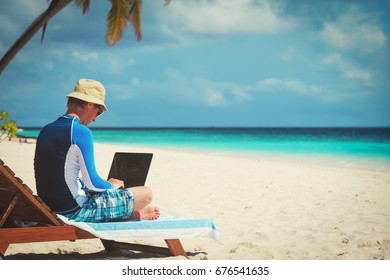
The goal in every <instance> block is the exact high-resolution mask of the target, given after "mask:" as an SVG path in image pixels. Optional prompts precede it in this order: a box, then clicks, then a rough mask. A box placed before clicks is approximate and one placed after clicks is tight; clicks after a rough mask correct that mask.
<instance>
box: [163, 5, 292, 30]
mask: <svg viewBox="0 0 390 280" xmlns="http://www.w3.org/2000/svg"><path fill="white" fill-rule="evenodd" d="M270 3H272V2H270V1H263V0H257V1H255V0H231V1H222V0H215V1H208V0H200V1H191V2H190V1H186V2H185V3H184V2H183V1H172V2H171V5H170V6H169V8H168V9H164V10H161V9H160V15H159V16H160V18H161V22H162V23H163V24H164V26H163V30H164V32H166V33H170V35H173V34H177V33H178V32H179V33H188V32H189V33H198V34H234V33H272V32H278V31H280V30H288V29H291V28H292V27H294V26H296V21H294V20H292V19H290V18H286V17H285V16H283V17H282V16H279V15H278V10H279V7H278V6H276V5H275V4H273V5H271V4H270Z"/></svg>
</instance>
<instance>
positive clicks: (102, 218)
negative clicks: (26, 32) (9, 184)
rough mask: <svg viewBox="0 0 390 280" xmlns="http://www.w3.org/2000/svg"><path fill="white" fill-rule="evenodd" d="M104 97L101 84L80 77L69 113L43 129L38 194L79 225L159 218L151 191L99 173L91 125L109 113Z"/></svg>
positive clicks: (38, 150)
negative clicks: (126, 184)
mask: <svg viewBox="0 0 390 280" xmlns="http://www.w3.org/2000/svg"><path fill="white" fill-rule="evenodd" d="M105 96H106V91H105V88H104V86H103V85H102V84H101V83H100V82H98V81H94V80H89V79H80V80H79V81H78V83H77V84H76V87H75V89H74V91H73V92H71V93H69V94H68V95H67V96H66V97H67V98H68V103H67V107H68V110H67V112H66V114H65V115H63V116H61V117H60V118H58V119H57V120H56V121H54V122H52V123H50V124H48V125H46V126H45V127H44V128H43V129H42V130H41V132H40V134H39V136H38V140H37V145H36V150H35V159H34V169H35V180H36V187H37V192H38V195H39V196H40V197H41V198H42V199H43V201H44V202H45V203H46V204H47V205H48V206H49V207H50V208H51V209H52V210H53V211H54V212H55V213H57V214H61V215H64V216H66V217H67V218H69V219H73V220H75V221H83V222H106V221H117V220H128V219H130V220H132V219H137V220H139V219H141V220H145V219H146V220H154V219H158V217H159V216H160V212H159V209H158V208H157V207H152V206H150V205H149V204H150V202H151V201H152V192H151V190H150V189H149V188H148V187H144V186H139V187H132V188H131V190H130V189H129V188H124V185H123V181H121V180H119V179H113V178H111V179H109V180H108V181H105V180H103V179H102V178H101V177H100V176H99V175H98V174H97V172H96V167H95V159H94V149H93V139H92V133H91V131H90V129H89V128H88V127H87V125H88V124H89V123H91V122H94V121H96V118H97V117H98V116H99V115H101V114H102V113H103V112H105V111H107V107H106V105H105V104H104V100H105ZM80 171H81V175H82V176H81V177H82V180H81V179H80V178H79V174H80Z"/></svg>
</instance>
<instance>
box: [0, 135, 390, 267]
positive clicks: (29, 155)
mask: <svg viewBox="0 0 390 280" xmlns="http://www.w3.org/2000/svg"><path fill="white" fill-rule="evenodd" d="M34 149H35V144H29V143H19V142H17V141H11V142H9V141H4V142H2V143H1V144H0V158H1V159H2V160H3V161H4V162H5V163H6V164H7V165H8V166H9V167H10V168H11V169H12V170H13V171H14V172H15V173H16V176H18V177H20V178H21V179H22V180H23V181H24V182H25V183H26V184H27V185H28V186H29V187H30V188H31V189H33V191H34V192H36V191H35V182H34V172H33V158H34ZM117 151H122V152H152V153H154V158H153V162H152V166H151V169H150V172H149V176H148V179H147V185H148V186H150V187H151V188H152V189H153V192H154V204H155V205H158V206H159V207H160V209H161V212H162V213H167V214H172V215H180V216H190V217H200V218H210V219H212V220H213V221H214V222H215V224H216V225H217V227H218V229H219V231H220V233H221V238H220V240H218V241H216V240H213V239H207V238H194V239H183V240H181V241H182V244H183V246H184V248H185V249H186V251H187V252H189V258H190V259H210V260H228V259H232V260H244V259H256V260H258V259H267V260H268V259H269V260H272V259H276V260H311V259H314V260H329V259H331V260H338V259H346V260H372V259H386V260H388V259H390V171H389V170H390V166H387V165H386V164H385V163H368V162H367V163H365V162H363V161H362V162H358V161H356V162H355V161H350V160H346V159H336V158H327V159H326V160H325V159H321V158H310V159H309V158H297V157H287V156H283V155H278V156H272V155H261V154H244V153H236V154H233V153H224V152H222V151H199V150H198V151H194V150H185V149H180V150H179V149H163V148H154V147H153V148H152V147H138V146H115V145H108V144H96V145H95V155H96V165H97V170H98V172H99V174H100V175H101V176H102V177H103V178H105V177H106V176H107V174H108V171H109V168H110V164H111V159H112V157H113V155H114V153H115V152H117ZM142 242H143V243H145V244H162V243H163V241H161V243H160V242H159V241H154V240H145V241H142ZM156 257H158V256H153V255H147V254H139V253H129V254H126V255H121V256H119V255H116V256H110V255H108V254H106V253H105V252H104V250H103V246H102V245H101V243H100V241H99V240H98V239H96V240H88V241H76V242H48V243H31V244H17V245H11V246H10V247H9V249H8V250H7V252H6V258H9V259H108V258H110V259H111V258H113V259H115V258H130V259H137V258H146V259H150V258H151V259H153V258H156ZM164 259H171V258H164Z"/></svg>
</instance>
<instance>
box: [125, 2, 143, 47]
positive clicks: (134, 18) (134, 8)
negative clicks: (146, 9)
mask: <svg viewBox="0 0 390 280" xmlns="http://www.w3.org/2000/svg"><path fill="white" fill-rule="evenodd" d="M141 13H142V0H130V1H129V18H128V21H129V22H130V23H131V25H132V26H133V31H134V33H135V36H136V38H137V41H140V40H141V38H142V28H141Z"/></svg>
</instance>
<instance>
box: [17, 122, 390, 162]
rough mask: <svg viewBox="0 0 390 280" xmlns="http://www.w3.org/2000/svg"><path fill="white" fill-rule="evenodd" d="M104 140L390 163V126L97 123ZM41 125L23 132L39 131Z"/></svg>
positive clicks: (96, 131)
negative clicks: (101, 125) (134, 125)
mask: <svg viewBox="0 0 390 280" xmlns="http://www.w3.org/2000/svg"><path fill="white" fill-rule="evenodd" d="M92 131H93V135H94V139H95V141H96V142H101V143H111V144H112V143H116V144H133V145H134V144H135V145H145V146H156V147H181V148H191V149H198V148H201V149H213V150H228V151H247V152H270V153H283V154H291V155H302V154H305V155H328V156H347V157H356V158H360V159H371V160H376V159H378V160H382V161H383V160H385V161H386V162H387V161H388V162H389V163H390V128H389V127H387V128H371V127H370V128H92ZM38 133H39V129H38V128H24V129H23V130H22V131H21V132H19V134H20V135H24V136H37V135H38Z"/></svg>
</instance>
